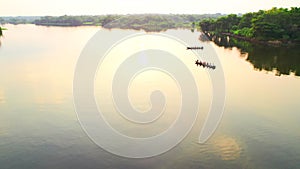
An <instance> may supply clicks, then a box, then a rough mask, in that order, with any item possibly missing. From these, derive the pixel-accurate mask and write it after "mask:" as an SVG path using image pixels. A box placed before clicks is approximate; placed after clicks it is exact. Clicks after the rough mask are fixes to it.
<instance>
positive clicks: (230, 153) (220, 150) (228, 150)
mask: <svg viewBox="0 0 300 169" xmlns="http://www.w3.org/2000/svg"><path fill="white" fill-rule="evenodd" d="M213 144H214V149H215V153H216V154H217V155H219V156H220V157H221V159H222V160H236V159H238V158H239V157H240V155H241V151H242V148H241V146H240V145H239V143H238V142H237V141H236V139H234V138H232V137H229V136H220V137H217V138H216V139H215V140H214V143H213Z"/></svg>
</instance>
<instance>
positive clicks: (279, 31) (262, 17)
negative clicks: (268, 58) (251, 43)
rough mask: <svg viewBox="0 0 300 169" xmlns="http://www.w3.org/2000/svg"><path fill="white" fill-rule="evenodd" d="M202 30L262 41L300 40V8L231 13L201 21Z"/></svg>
mask: <svg viewBox="0 0 300 169" xmlns="http://www.w3.org/2000/svg"><path fill="white" fill-rule="evenodd" d="M199 26H200V27H201V29H202V31H203V32H205V33H210V34H227V35H236V36H241V37H245V38H249V39H256V40H261V41H274V40H280V41H297V42H300V8H298V7H292V8H290V9H288V8H275V7H274V8H272V9H270V10H260V11H258V12H250V13H246V14H244V15H242V16H237V15H236V14H230V15H227V16H223V17H220V18H217V19H204V20H202V21H200V22H199Z"/></svg>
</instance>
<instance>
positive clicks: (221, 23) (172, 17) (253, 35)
mask: <svg viewBox="0 0 300 169" xmlns="http://www.w3.org/2000/svg"><path fill="white" fill-rule="evenodd" d="M299 18H300V8H299V7H291V8H290V9H288V8H275V7H274V8H272V9H270V10H259V11H258V12H250V13H246V14H243V15H242V14H239V15H237V14H229V15H223V14H220V13H217V14H133V15H129V14H128V15H95V16H90V15H82V16H68V15H64V16H44V17H38V16H35V17H26V16H24V17H0V24H6V23H10V24H35V25H42V26H65V27H68V26H101V27H103V28H107V29H112V28H120V29H134V30H144V31H146V32H160V31H166V30H168V29H176V28H185V29H191V31H194V29H198V28H199V29H200V30H201V31H202V32H204V33H205V35H209V36H225V37H232V38H237V39H240V40H244V41H248V42H251V43H256V44H268V45H273V46H281V45H294V44H300V19H299ZM2 30H3V29H2Z"/></svg>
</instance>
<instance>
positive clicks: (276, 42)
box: [221, 33, 299, 46]
mask: <svg viewBox="0 0 300 169" xmlns="http://www.w3.org/2000/svg"><path fill="white" fill-rule="evenodd" d="M221 35H224V36H229V37H233V38H236V39H240V40H244V41H248V42H251V43H256V44H263V45H271V46H287V45H296V44H299V42H297V41H294V42H292V41H284V40H278V39H277V40H269V41H263V40H258V39H256V38H248V37H244V36H240V35H236V34H233V33H221Z"/></svg>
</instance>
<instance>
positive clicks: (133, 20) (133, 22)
mask: <svg viewBox="0 0 300 169" xmlns="http://www.w3.org/2000/svg"><path fill="white" fill-rule="evenodd" d="M221 16H225V15H222V14H220V13H217V14H134V15H96V16H88V15H83V16H68V15H64V16H44V17H38V18H37V17H33V18H30V17H6V18H1V17H0V23H1V24H4V23H10V24H28V23H30V24H35V25H42V26H66V27H67V26H102V27H104V28H108V29H111V28H121V29H134V30H145V31H146V32H158V31H165V30H167V29H174V28H191V25H193V26H195V25H196V22H199V21H201V20H204V19H211V18H218V17H221Z"/></svg>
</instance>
